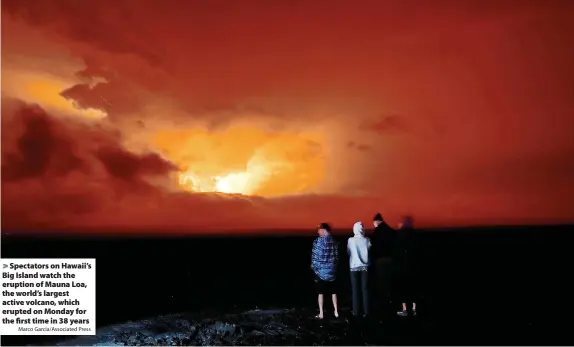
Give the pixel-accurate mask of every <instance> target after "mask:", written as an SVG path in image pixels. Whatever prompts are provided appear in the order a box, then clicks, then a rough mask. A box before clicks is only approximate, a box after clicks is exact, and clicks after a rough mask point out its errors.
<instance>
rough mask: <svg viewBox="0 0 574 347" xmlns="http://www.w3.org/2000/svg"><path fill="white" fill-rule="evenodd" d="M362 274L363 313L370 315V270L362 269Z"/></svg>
mask: <svg viewBox="0 0 574 347" xmlns="http://www.w3.org/2000/svg"><path fill="white" fill-rule="evenodd" d="M360 276H361V291H362V294H363V314H364V315H366V316H368V315H369V313H370V306H369V305H370V302H369V272H368V271H360ZM357 282H358V281H357ZM357 306H358V303H357Z"/></svg>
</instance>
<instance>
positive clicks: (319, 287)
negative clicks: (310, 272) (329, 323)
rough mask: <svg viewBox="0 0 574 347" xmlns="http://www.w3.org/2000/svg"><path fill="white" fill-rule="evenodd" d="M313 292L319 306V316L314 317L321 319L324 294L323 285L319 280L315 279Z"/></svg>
mask: <svg viewBox="0 0 574 347" xmlns="http://www.w3.org/2000/svg"><path fill="white" fill-rule="evenodd" d="M315 290H316V291H317V294H318V297H317V303H318V304H319V314H318V315H317V316H316V317H317V318H319V319H323V317H324V315H323V307H324V301H325V300H324V297H325V296H324V295H323V294H324V292H325V284H324V282H323V281H321V280H320V279H318V278H317V279H315Z"/></svg>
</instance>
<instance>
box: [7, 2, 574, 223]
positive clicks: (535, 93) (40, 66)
mask: <svg viewBox="0 0 574 347" xmlns="http://www.w3.org/2000/svg"><path fill="white" fill-rule="evenodd" d="M519 3H520V5H517V4H516V5H513V4H512V2H501V1H446V0H445V1H440V2H434V3H433V5H430V3H429V5H425V3H424V2H415V1H404V0H400V1H399V0H389V1H380V0H376V1H375V0H359V1H341V0H330V1H314V0H305V1H302V0H277V1H265V0H245V1H220V0H212V1H207V0H206V1H199V0H198V1H175V0H164V1H145V0H116V1H111V0H100V1H89V2H85V1H82V2H78V1H73V0H29V1H25V2H23V1H19V0H3V1H2V227H3V229H4V230H7V229H11V230H15V229H20V230H24V229H30V230H33V229H35V230H37V229H42V228H76V229H78V230H80V229H82V228H83V229H91V230H93V229H102V230H106V229H108V230H112V229H114V230H118V229H126V230H127V229H129V230H138V229H144V228H145V229H162V230H168V229H177V230H188V231H194V232H197V231H202V230H217V229H234V228H235V229H242V230H249V229H261V228H281V229H288V228H311V229H312V228H313V227H314V226H315V225H316V224H317V223H319V222H322V221H328V222H331V223H333V225H334V226H335V227H338V228H350V226H351V225H352V223H353V222H354V221H356V220H363V221H365V222H370V220H371V218H372V216H373V215H374V213H375V212H377V211H380V212H381V213H382V214H383V215H385V216H386V219H388V221H389V222H390V223H391V224H392V225H395V224H396V222H397V221H398V219H399V217H400V216H401V215H402V214H405V213H410V214H413V215H414V216H415V219H416V222H417V223H418V225H419V226H431V225H432V226H439V225H445V226H446V225H449V226H451V225H462V224H465V225H476V224H494V223H495V224H518V223H564V222H574V205H573V204H572V203H571V199H572V198H571V197H572V196H574V179H573V177H574V160H572V159H573V158H574V138H573V137H572V133H573V129H574V99H573V98H572V96H573V95H574V65H573V64H572V62H573V61H574V21H572V16H571V13H574V3H572V2H567V1H547V2H535V1H528V0H525V1H521V2H519ZM227 193H235V194H227Z"/></svg>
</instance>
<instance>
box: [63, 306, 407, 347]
mask: <svg viewBox="0 0 574 347" xmlns="http://www.w3.org/2000/svg"><path fill="white" fill-rule="evenodd" d="M315 314H316V312H315V310H311V309H285V310H253V311H247V312H243V313H237V314H229V315H225V316H219V317H212V318H206V317H205V316H203V317H202V318H198V317H197V315H196V316H192V315H186V314H179V315H170V316H162V317H157V318H154V319H148V320H142V321H138V322H128V323H123V324H118V325H114V326H110V327H106V328H102V329H99V330H98V331H97V334H96V335H95V336H81V337H77V338H73V339H70V340H65V341H62V342H60V343H58V344H57V345H60V346H78V345H82V346H88V345H96V346H150V345H155V346H157V345H160V346H185V345H194V346H213V345H220V346H232V345H234V346H243V345H251V346H253V345H256V346H257V345H267V346H271V345H284V346H288V345H291V346H292V345H307V346H309V345H380V344H411V343H415V341H412V340H410V339H408V338H407V339H405V336H403V338H401V335H402V334H400V331H398V330H397V327H396V326H394V328H393V329H392V330H393V331H392V333H391V332H390V331H389V329H388V328H385V327H387V326H389V324H382V323H381V322H379V321H377V320H373V321H368V322H367V321H362V322H355V321H353V320H351V319H349V316H350V314H349V312H348V311H346V310H343V312H341V317H340V318H338V319H335V318H334V317H332V318H328V319H325V320H322V321H321V320H317V319H315V318H314V315H315ZM403 321H404V320H403ZM411 332H413V331H411ZM409 335H410V334H409Z"/></svg>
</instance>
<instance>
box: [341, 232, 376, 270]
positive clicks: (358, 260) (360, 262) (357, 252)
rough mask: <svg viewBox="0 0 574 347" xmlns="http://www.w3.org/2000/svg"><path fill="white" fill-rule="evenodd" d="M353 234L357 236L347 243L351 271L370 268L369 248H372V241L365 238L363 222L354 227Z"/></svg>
mask: <svg viewBox="0 0 574 347" xmlns="http://www.w3.org/2000/svg"><path fill="white" fill-rule="evenodd" d="M353 233H354V234H355V236H353V237H351V238H349V241H348V242H347V252H348V253H349V266H350V268H351V270H353V269H358V268H364V267H366V266H369V248H370V247H371V240H369V238H368V237H365V229H364V228H363V223H362V222H357V223H355V225H353Z"/></svg>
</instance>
